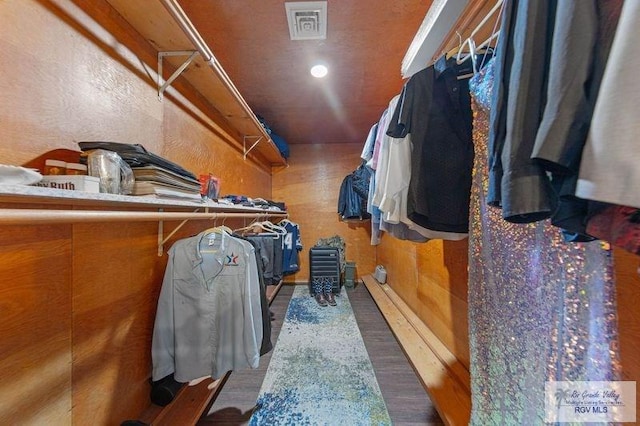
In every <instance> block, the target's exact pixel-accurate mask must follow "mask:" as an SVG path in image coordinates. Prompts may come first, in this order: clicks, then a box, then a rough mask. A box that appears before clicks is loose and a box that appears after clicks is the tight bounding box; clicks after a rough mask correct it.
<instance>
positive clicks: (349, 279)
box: [344, 261, 356, 288]
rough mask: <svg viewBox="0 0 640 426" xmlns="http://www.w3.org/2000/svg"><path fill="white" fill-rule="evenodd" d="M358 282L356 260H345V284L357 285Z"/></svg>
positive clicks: (347, 286)
mask: <svg viewBox="0 0 640 426" xmlns="http://www.w3.org/2000/svg"><path fill="white" fill-rule="evenodd" d="M355 283H356V262H348V261H347V262H345V265H344V286H345V287H346V288H353V287H355Z"/></svg>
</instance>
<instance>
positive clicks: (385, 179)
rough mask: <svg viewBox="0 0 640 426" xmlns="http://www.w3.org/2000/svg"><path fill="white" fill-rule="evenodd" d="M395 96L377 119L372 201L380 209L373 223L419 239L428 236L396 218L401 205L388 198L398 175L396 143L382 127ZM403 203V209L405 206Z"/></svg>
mask: <svg viewBox="0 0 640 426" xmlns="http://www.w3.org/2000/svg"><path fill="white" fill-rule="evenodd" d="M399 100H400V95H396V96H394V97H393V98H392V99H391V101H390V102H389V106H388V107H387V109H386V110H385V111H386V113H385V114H383V117H382V118H381V121H380V122H379V123H378V134H377V136H376V146H378V147H379V151H378V152H379V154H378V158H377V161H378V162H377V167H376V169H375V179H374V183H375V188H374V195H373V199H372V204H373V206H374V207H376V208H377V209H379V211H380V219H379V221H378V222H377V224H378V226H379V228H380V230H381V231H384V232H387V233H388V234H390V235H391V236H393V237H395V238H397V239H400V240H409V241H413V242H420V243H422V242H426V241H428V238H427V237H425V236H423V235H421V234H420V233H419V232H417V231H414V230H412V229H411V228H410V227H409V226H408V225H407V224H406V223H403V222H401V221H400V220H399V218H400V211H399V208H400V207H401V206H398V207H396V206H395V204H394V202H393V201H392V197H393V196H394V195H393V192H395V191H396V188H395V186H396V184H395V183H394V182H395V181H397V180H398V179H402V178H401V174H402V168H398V167H397V164H396V162H395V161H394V159H393V153H392V151H393V150H394V148H395V147H397V145H395V146H392V145H394V143H393V141H392V139H393V138H391V137H390V136H389V135H387V133H386V129H387V128H388V127H389V123H390V122H391V118H392V114H393V111H395V109H396V106H397V104H398V101H399ZM403 207H404V208H405V211H406V206H403ZM403 213H404V212H403ZM405 215H406V214H405Z"/></svg>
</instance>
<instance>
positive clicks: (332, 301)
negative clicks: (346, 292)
mask: <svg viewBox="0 0 640 426" xmlns="http://www.w3.org/2000/svg"><path fill="white" fill-rule="evenodd" d="M324 297H325V299H327V303H329V304H330V305H331V306H336V305H337V303H336V298H335V297H334V296H333V293H325V295H324Z"/></svg>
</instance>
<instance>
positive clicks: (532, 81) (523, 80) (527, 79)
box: [489, 0, 556, 223]
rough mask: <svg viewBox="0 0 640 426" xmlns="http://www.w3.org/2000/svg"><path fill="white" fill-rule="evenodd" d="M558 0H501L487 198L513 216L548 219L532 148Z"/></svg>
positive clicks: (547, 186)
mask: <svg viewBox="0 0 640 426" xmlns="http://www.w3.org/2000/svg"><path fill="white" fill-rule="evenodd" d="M555 7H556V0H552V1H549V0H505V5H504V10H503V16H502V24H501V29H500V42H499V43H498V49H497V51H498V54H497V56H496V60H497V61H498V62H499V65H498V67H497V69H496V80H497V82H498V83H497V84H498V87H497V90H496V91H495V92H494V93H493V96H494V99H493V101H492V103H493V105H495V111H494V110H492V113H491V114H492V116H491V134H490V138H491V141H490V142H489V148H490V150H491V175H490V179H491V183H490V185H491V186H490V187H491V189H492V191H491V192H490V198H489V202H490V203H491V205H495V206H501V207H502V216H503V217H504V218H505V219H506V220H508V221H511V222H516V223H526V222H535V221H537V220H542V219H546V218H548V217H550V216H551V212H552V211H553V210H554V209H555V203H554V202H555V198H554V197H553V190H552V188H551V183H550V182H549V179H548V178H547V176H546V174H545V171H544V170H543V169H542V167H541V166H540V165H539V164H538V163H537V162H535V161H534V160H532V159H531V153H532V150H533V146H534V143H535V139H536V134H537V131H538V127H539V124H540V117H542V114H543V112H544V103H545V97H546V78H545V76H546V68H547V63H548V59H547V58H548V56H549V53H550V51H551V48H550V34H551V33H552V31H553V17H554V16H555Z"/></svg>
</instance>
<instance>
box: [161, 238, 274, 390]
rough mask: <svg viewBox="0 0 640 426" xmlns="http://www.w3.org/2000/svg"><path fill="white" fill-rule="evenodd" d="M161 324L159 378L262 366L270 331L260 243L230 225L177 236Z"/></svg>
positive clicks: (179, 378)
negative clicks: (257, 254)
mask: <svg viewBox="0 0 640 426" xmlns="http://www.w3.org/2000/svg"><path fill="white" fill-rule="evenodd" d="M168 254H169V259H168V262H167V267H166V270H165V274H164V279H163V282H162V289H161V291H160V298H159V300H158V308H157V311H156V319H155V324H154V329H153V342H152V348H151V357H152V361H153V371H152V379H153V380H154V381H157V380H160V379H162V378H164V377H166V376H168V375H170V374H172V373H173V374H174V377H175V379H176V380H177V381H178V382H189V381H191V380H194V379H198V378H202V377H204V376H211V377H213V378H219V377H221V376H222V375H223V374H225V373H226V372H227V371H230V370H238V369H243V368H257V367H258V362H259V357H260V347H261V343H262V338H263V328H262V327H263V321H262V312H261V307H262V304H261V298H260V283H259V281H258V271H257V265H256V259H255V253H254V249H253V246H252V245H251V244H250V243H248V242H246V241H242V240H240V239H237V238H233V237H232V236H230V235H228V234H226V233H224V232H220V233H219V232H207V231H204V232H201V233H200V234H198V235H196V236H194V237H189V238H185V239H182V240H179V241H176V243H174V244H173V246H172V247H171V248H170V249H169V252H168Z"/></svg>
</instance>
